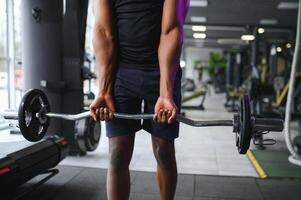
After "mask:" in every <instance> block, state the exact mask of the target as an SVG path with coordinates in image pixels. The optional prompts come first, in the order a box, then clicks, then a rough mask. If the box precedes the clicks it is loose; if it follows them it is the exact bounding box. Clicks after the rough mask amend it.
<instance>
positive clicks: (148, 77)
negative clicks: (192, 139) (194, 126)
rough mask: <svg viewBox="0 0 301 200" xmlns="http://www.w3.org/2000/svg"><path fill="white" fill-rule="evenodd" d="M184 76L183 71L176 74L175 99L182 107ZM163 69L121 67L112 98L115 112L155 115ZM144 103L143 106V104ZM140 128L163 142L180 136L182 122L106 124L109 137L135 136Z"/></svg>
mask: <svg viewBox="0 0 301 200" xmlns="http://www.w3.org/2000/svg"><path fill="white" fill-rule="evenodd" d="M181 77H182V70H181V68H180V67H179V70H178V71H177V75H176V79H175V84H174V91H173V94H174V96H173V98H174V101H175V104H176V105H177V107H178V111H180V108H181ZM159 89H160V70H159V68H158V69H154V70H140V69H134V68H126V67H124V66H120V67H119V68H118V70H117V72H116V78H115V82H114V89H113V97H114V103H115V108H116V112H118V113H127V114H141V113H151V114H153V113H154V107H155V104H156V102H157V99H158V97H159ZM142 102H143V103H142ZM142 105H144V106H142ZM141 129H144V130H146V131H147V132H149V133H150V134H152V135H154V136H156V137H160V138H163V139H168V140H173V139H175V138H177V137H178V136H179V123H178V122H173V123H172V124H158V123H155V122H154V121H153V120H125V119H114V120H113V121H109V122H106V131H107V136H108V137H109V138H111V137H116V136H124V135H129V134H133V133H135V132H137V131H139V130H141Z"/></svg>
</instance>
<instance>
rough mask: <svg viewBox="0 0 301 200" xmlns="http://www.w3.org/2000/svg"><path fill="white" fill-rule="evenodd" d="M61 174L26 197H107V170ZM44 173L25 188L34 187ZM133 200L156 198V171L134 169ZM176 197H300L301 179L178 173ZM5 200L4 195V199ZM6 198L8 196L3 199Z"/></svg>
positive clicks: (54, 199) (68, 169) (73, 170)
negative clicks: (136, 170)
mask: <svg viewBox="0 0 301 200" xmlns="http://www.w3.org/2000/svg"><path fill="white" fill-rule="evenodd" d="M58 169H59V170H60V173H59V174H58V175H56V176H55V177H54V178H52V179H51V180H49V181H48V182H47V183H45V184H44V185H42V186H41V187H39V188H38V189H37V190H36V191H34V192H33V193H32V194H31V195H28V196H27V197H26V198H22V199H23V200H25V199H26V200H40V199H41V200H101V199H107V198H106V170H105V169H94V168H80V167H69V166H59V167H58ZM41 178H42V176H40V177H37V178H35V179H33V180H32V181H31V182H30V183H28V184H26V185H25V186H24V187H23V188H22V189H26V188H30V186H32V184H33V183H35V182H37V181H39V179H41ZM131 185H132V187H131V197H130V199H131V200H156V199H159V191H158V188H157V183H156V175H155V173H149V172H135V171H133V172H131ZM175 199H176V200H218V199H219V200H230V199H233V200H239V199H243V200H244V199H250V200H257V199H260V200H268V199H271V200H294V199H296V200H300V199H301V179H256V178H250V177H223V176H205V175H184V174H180V175H179V176H178V187H177V192H176V198H175ZM1 200H2V198H1ZM3 200H4V199H3Z"/></svg>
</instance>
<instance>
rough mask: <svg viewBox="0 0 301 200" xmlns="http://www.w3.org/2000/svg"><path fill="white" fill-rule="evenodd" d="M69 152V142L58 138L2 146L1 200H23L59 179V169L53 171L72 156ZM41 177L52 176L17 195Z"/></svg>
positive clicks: (0, 146)
mask: <svg viewBox="0 0 301 200" xmlns="http://www.w3.org/2000/svg"><path fill="white" fill-rule="evenodd" d="M68 151H69V148H68V142H67V140H66V139H65V138H63V137H58V136H51V137H48V138H47V139H44V140H42V141H40V142H37V143H31V142H28V141H21V142H7V143H5V142H4V143H0V199H1V200H2V199H3V200H4V199H11V198H12V199H20V197H21V196H24V195H26V194H28V193H29V192H31V191H33V190H34V189H35V188H36V187H38V186H39V185H41V184H43V183H45V182H46V181H47V180H49V179H50V178H51V177H53V176H55V175H56V174H57V173H58V170H57V169H52V168H53V167H55V166H56V165H58V164H59V163H60V162H61V161H62V160H63V159H64V158H65V157H66V156H67V155H68ZM40 174H48V176H47V177H45V178H44V179H42V180H41V181H39V182H38V183H37V184H35V185H34V186H32V187H31V189H28V190H27V191H25V192H22V193H21V194H18V192H15V191H16V190H17V189H18V187H19V186H21V185H22V184H24V183H26V182H27V181H29V180H30V179H32V178H34V177H36V176H37V175H40ZM15 195H17V197H16V196H15ZM4 197H5V198H4Z"/></svg>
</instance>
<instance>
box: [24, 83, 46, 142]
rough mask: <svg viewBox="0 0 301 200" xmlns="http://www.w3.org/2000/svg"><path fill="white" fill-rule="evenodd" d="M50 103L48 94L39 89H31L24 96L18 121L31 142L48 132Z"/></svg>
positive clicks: (25, 136)
mask: <svg viewBox="0 0 301 200" xmlns="http://www.w3.org/2000/svg"><path fill="white" fill-rule="evenodd" d="M48 112H50V105H49V101H48V98H47V96H46V94H45V93H44V92H43V91H41V90H39V89H31V90H29V91H27V92H26V93H25V95H24V96H23V97H22V100H21V103H20V106H19V110H18V122H19V127H20V131H21V133H22V135H23V136H24V138H25V139H26V140H28V141H31V142H36V141H39V140H41V139H42V138H43V137H44V136H45V135H46V133H47V129H48V126H49V121H50V119H49V117H47V116H46V113H48Z"/></svg>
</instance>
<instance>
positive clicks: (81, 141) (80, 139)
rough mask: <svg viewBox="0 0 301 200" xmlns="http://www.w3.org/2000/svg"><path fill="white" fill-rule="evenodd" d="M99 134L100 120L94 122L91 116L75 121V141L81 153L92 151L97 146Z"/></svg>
mask: <svg viewBox="0 0 301 200" xmlns="http://www.w3.org/2000/svg"><path fill="white" fill-rule="evenodd" d="M100 136H101V126H100V122H95V121H94V120H93V119H92V118H91V117H88V118H85V119H80V120H77V121H76V122H75V141H76V143H77V146H78V148H79V150H80V151H81V152H82V153H84V152H86V151H94V150H95V149H96V148H97V147H98V144H99V141H100Z"/></svg>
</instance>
